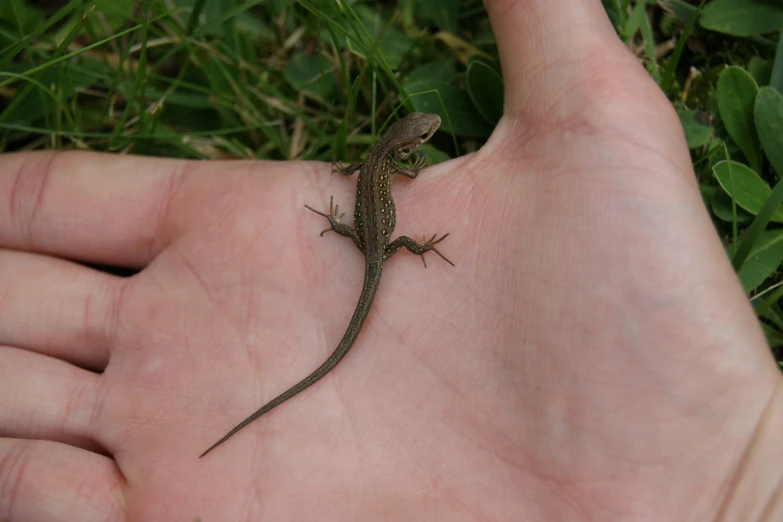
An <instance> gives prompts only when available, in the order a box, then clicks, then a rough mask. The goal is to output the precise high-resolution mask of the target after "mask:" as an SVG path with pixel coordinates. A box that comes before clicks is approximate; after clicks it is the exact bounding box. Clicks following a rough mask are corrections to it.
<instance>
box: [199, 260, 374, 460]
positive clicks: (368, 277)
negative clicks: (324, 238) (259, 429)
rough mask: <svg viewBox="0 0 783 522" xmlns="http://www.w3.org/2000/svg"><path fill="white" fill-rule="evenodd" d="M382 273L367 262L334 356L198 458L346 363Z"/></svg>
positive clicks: (333, 353)
mask: <svg viewBox="0 0 783 522" xmlns="http://www.w3.org/2000/svg"><path fill="white" fill-rule="evenodd" d="M380 271H381V265H375V264H373V263H367V264H366V266H365V271H364V284H362V293H361V294H360V295H359V302H358V303H357V304H356V309H355V310H354V312H353V317H351V322H350V323H348V328H347V329H346V331H345V334H344V335H343V338H342V340H341V341H340V344H338V345H337V348H335V350H334V352H332V355H330V356H329V358H328V359H326V361H324V363H323V364H322V365H321V366H319V367H318V368H316V369H315V371H313V373H311V374H310V375H308V376H307V377H305V378H304V379H302V380H301V381H299V382H298V383H296V384H295V385H293V386H292V387H291V388H289V389H287V390H286V391H284V392H283V393H281V394H280V395H278V396H277V397H275V398H274V399H272V400H271V401H269V402H268V403H266V404H264V405H263V406H262V407H261V408H260V409H259V410H257V411H256V412H255V413H253V414H252V415H251V416H250V417H248V418H247V419H245V420H243V421H242V422H240V423H239V424H237V425H236V427H234V428H233V429H232V430H231V431H229V432H228V433H226V435H225V436H224V437H223V438H222V439H220V440H219V441H217V442H216V443H214V444H213V445H212V446H210V447H209V448H208V449H207V451H205V452H204V453H202V454H201V455H199V458H202V457H204V456H205V455H206V454H207V453H209V452H210V451H212V450H213V449H215V448H217V447H218V446H220V445H221V444H223V443H224V442H226V441H227V440H228V439H230V438H231V437H233V436H234V435H235V434H236V433H237V432H238V431H239V430H241V429H242V428H244V427H245V426H247V425H248V424H250V423H251V422H253V421H254V420H256V419H257V418H259V417H260V416H261V415H263V414H265V413H266V412H268V411H269V410H271V409H272V408H274V407H275V406H279V405H280V404H282V403H284V402H285V401H287V400H288V399H290V398H291V397H293V396H295V395H297V394H299V393H300V392H302V391H304V390H305V389H307V388H309V387H310V386H312V385H313V384H315V383H316V382H318V381H319V380H321V378H322V377H323V376H325V375H326V374H327V373H329V372H330V371H332V370H333V369H334V367H335V366H337V364H338V363H339V362H340V361H342V360H343V357H345V355H346V354H347V353H348V350H350V349H351V347H352V346H353V343H354V342H355V341H356V338H357V337H358V336H359V332H360V331H361V329H362V325H364V321H365V319H367V314H369V313H370V307H371V306H372V302H373V299H374V298H375V292H376V291H377V290H378V283H379V282H380V280H381V278H380Z"/></svg>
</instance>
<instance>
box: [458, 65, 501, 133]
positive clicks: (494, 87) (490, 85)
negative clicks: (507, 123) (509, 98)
mask: <svg viewBox="0 0 783 522" xmlns="http://www.w3.org/2000/svg"><path fill="white" fill-rule="evenodd" d="M465 79H466V80H467V81H466V83H467V87H468V96H470V99H471V100H472V101H473V105H475V106H476V109H478V111H479V113H480V114H481V115H482V116H483V117H484V119H485V120H487V123H489V124H491V125H492V126H495V125H496V124H497V122H498V120H500V117H501V116H503V79H502V78H501V77H500V73H499V72H498V71H497V70H496V69H495V68H494V67H492V65H491V64H489V63H487V62H486V61H485V60H483V59H481V58H473V59H471V60H470V62H469V63H468V69H467V71H466V72H465Z"/></svg>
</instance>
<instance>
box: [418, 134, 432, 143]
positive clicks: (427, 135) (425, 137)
mask: <svg viewBox="0 0 783 522" xmlns="http://www.w3.org/2000/svg"><path fill="white" fill-rule="evenodd" d="M429 137H430V133H429V132H425V133H424V134H422V135H421V136H419V139H420V140H421V141H426V140H427V138H429Z"/></svg>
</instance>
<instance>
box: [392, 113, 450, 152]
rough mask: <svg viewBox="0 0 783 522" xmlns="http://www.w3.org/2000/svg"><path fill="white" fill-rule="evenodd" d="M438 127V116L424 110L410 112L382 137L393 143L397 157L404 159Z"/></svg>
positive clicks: (393, 149)
mask: <svg viewBox="0 0 783 522" xmlns="http://www.w3.org/2000/svg"><path fill="white" fill-rule="evenodd" d="M438 127H440V116H438V115H437V114H428V113H426V112H412V113H410V114H408V115H407V116H405V117H404V118H402V119H401V120H398V121H396V122H394V123H393V124H392V126H391V127H389V130H388V131H387V132H386V135H385V136H384V138H386V139H387V140H388V141H389V142H391V143H392V144H393V147H392V148H391V150H392V151H393V153H394V154H395V156H396V157H397V158H400V159H405V158H407V157H408V155H410V153H411V152H413V151H414V150H416V149H417V148H418V147H419V145H421V144H422V143H424V142H425V141H427V140H428V139H430V138H431V137H432V135H433V134H435V131H437V130H438Z"/></svg>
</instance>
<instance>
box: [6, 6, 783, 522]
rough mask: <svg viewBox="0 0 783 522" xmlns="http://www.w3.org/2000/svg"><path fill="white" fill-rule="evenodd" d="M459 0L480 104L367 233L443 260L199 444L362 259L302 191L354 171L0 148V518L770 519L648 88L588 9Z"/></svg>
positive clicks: (675, 168) (688, 192)
mask: <svg viewBox="0 0 783 522" xmlns="http://www.w3.org/2000/svg"><path fill="white" fill-rule="evenodd" d="M486 3H487V8H488V11H489V13H490V16H491V20H492V22H493V29H494V30H495V33H496V36H497V38H498V45H499V49H500V53H501V59H502V65H503V71H504V79H505V84H506V107H505V115H504V117H503V119H502V121H501V123H500V125H499V126H498V128H497V129H496V131H495V133H494V134H493V136H492V139H491V140H490V141H489V143H487V145H486V146H485V147H484V148H482V149H481V150H480V151H478V152H477V153H475V154H473V155H471V156H469V157H464V158H460V159H457V160H453V161H451V162H448V163H445V164H442V165H437V166H434V167H431V168H429V169H427V170H426V171H424V172H423V173H422V174H421V176H419V178H418V179H417V180H415V181H410V180H405V179H403V180H400V181H398V182H397V183H396V188H395V196H396V201H397V207H398V226H397V231H396V233H395V234H394V237H396V236H397V235H402V234H405V235H409V236H411V237H414V238H420V237H421V236H422V235H426V236H427V237H429V236H431V235H432V234H434V233H436V232H437V233H446V232H449V233H450V236H449V237H448V238H447V239H446V240H445V241H443V242H442V243H441V244H439V249H440V250H441V251H442V252H443V253H444V254H445V255H446V256H447V257H449V258H450V259H451V260H452V261H454V262H455V264H456V267H451V266H449V265H447V264H446V263H445V262H442V261H441V260H440V259H439V258H438V257H437V256H436V255H431V256H430V257H429V258H428V268H426V269H425V268H424V267H423V266H422V263H421V262H420V261H419V260H418V259H417V258H416V256H413V255H410V254H409V253H406V252H402V253H399V254H397V255H395V256H394V257H393V258H391V259H390V260H389V262H388V263H387V264H386V265H385V267H384V274H383V280H382V282H381V286H380V290H379V292H378V295H377V297H376V300H375V303H374V306H373V309H372V311H371V313H370V317H369V319H368V321H367V323H366V324H365V325H364V328H363V330H362V333H361V335H360V336H359V339H358V341H357V342H356V345H355V346H354V348H353V349H352V351H351V352H350V353H349V355H348V356H347V357H346V359H345V360H344V361H343V362H342V363H340V365H339V366H338V367H337V368H336V369H335V370H334V371H333V372H332V373H330V374H329V375H328V376H327V377H326V378H324V379H323V380H322V381H320V382H318V383H317V384H316V385H314V386H313V387H312V388H310V389H308V390H306V391H305V392H304V393H302V394H301V395H299V396H297V397H295V398H293V399H292V400H290V401H288V402H286V403H284V404H283V405H282V406H280V407H278V408H276V409H275V410H273V411H271V412H270V413H268V414H267V415H265V416H263V417H261V418H260V419H258V420H257V421H255V422H253V423H252V424H250V425H249V426H248V427H246V428H245V429H243V430H242V431H240V432H239V433H238V434H237V435H235V436H234V437H233V438H232V439H230V440H229V441H228V442H226V443H225V444H223V445H222V446H220V447H218V448H217V449H216V450H215V451H214V452H212V453H210V454H209V455H207V456H206V457H205V458H203V459H199V458H198V456H199V454H201V453H202V451H204V450H205V449H206V448H207V447H209V446H210V445H211V444H212V443H213V442H215V441H216V440H217V439H218V438H220V437H221V436H222V435H224V434H225V432H226V431H228V430H229V429H230V428H232V427H233V426H234V425H236V424H237V423H238V422H239V421H241V420H242V419H244V418H245V417H246V416H247V415H249V414H250V413H252V412H253V411H255V410H256V409H257V408H258V407H260V406H261V405H263V404H264V403H265V402H267V401H268V400H269V399H271V398H273V397H274V396H276V395H277V394H278V393H280V392H282V391H284V390H285V389H287V388H288V387H289V386H290V385H292V384H294V383H295V382H297V381H298V380H299V379H301V378H302V377H304V376H305V375H307V374H308V373H310V372H311V371H312V370H313V369H314V368H315V367H316V366H317V365H319V364H320V363H321V362H322V361H323V360H324V359H325V358H326V357H327V356H328V355H329V354H330V353H331V351H332V350H333V349H334V347H335V346H336V343H337V342H338V341H339V339H340V337H341V336H342V334H343V331H344V329H345V327H346V326H347V323H348V320H349V318H350V315H351V312H352V310H353V307H354V306H355V304H356V300H357V298H358V295H359V291H360V287H361V281H362V276H363V258H362V255H361V253H360V252H359V251H358V250H357V249H356V248H355V247H354V246H353V245H352V244H351V242H350V240H348V239H346V238H343V237H339V236H337V235H336V234H326V235H325V236H324V237H323V238H320V237H319V236H318V233H319V232H320V231H321V230H323V229H324V228H326V222H325V220H324V219H323V218H320V217H319V216H317V215H315V214H313V213H312V212H309V211H307V210H306V209H305V208H304V205H305V204H307V205H310V206H312V207H314V208H316V209H321V210H324V211H326V209H328V206H329V198H330V196H331V195H334V198H335V201H336V202H337V203H339V204H340V205H341V207H342V209H343V210H344V211H347V213H349V214H350V209H351V208H352V204H353V201H354V195H353V183H354V182H355V178H346V177H343V176H330V175H329V167H328V166H327V165H324V164H316V163H302V162H288V163H284V162H279V163H272V162H184V161H173V160H159V159H152V158H138V157H128V156H111V155H94V154H82V153H60V154H15V155H7V156H5V157H4V158H3V161H2V164H0V194H3V195H4V197H3V198H2V199H1V200H0V201H1V202H2V203H0V205H2V206H0V213H2V215H3V216H4V217H3V219H0V248H2V249H3V250H0V281H2V283H0V343H2V346H3V347H2V349H0V430H2V432H0V435H2V436H3V437H5V438H3V439H0V491H3V492H5V493H0V514H2V515H0V518H3V519H4V520H5V519H8V520H36V521H46V520H79V521H91V520H101V521H102V520H128V521H148V520H151V521H157V520H195V519H197V518H200V519H201V520H203V521H205V522H206V521H211V520H232V521H234V520H237V521H238V520H273V521H280V520H319V521H327V520H340V521H346V520H440V519H443V520H449V521H455V520H504V521H505V520H542V521H543V520H546V521H558V520H563V521H565V520H569V521H571V520H645V521H646V520H667V521H672V520H733V519H736V520H767V519H768V520H773V518H772V517H774V516H775V513H778V514H779V513H780V509H783V508H781V506H780V501H779V500H777V504H776V503H775V502H776V501H775V500H774V499H775V498H776V497H775V493H774V485H775V484H776V483H777V484H779V483H780V482H779V480H780V478H779V477H778V478H777V479H775V478H774V476H773V477H772V478H766V479H765V480H761V481H760V480H759V479H756V478H755V477H758V476H764V475H765V473H768V472H769V469H768V466H764V463H765V462H769V461H770V460H771V459H775V458H779V457H780V450H779V449H777V448H776V447H775V446H776V445H775V444H774V443H773V442H774V440H775V438H776V437H780V434H781V431H783V428H782V426H783V413H782V412H783V408H782V407H781V385H780V376H779V374H778V373H777V371H776V369H775V367H774V365H773V364H772V360H771V357H770V356H769V353H768V350H767V349H766V345H765V341H764V338H763V336H762V334H761V331H760V329H759V328H758V325H757V324H756V319H755V317H754V315H753V313H752V311H751V309H750V307H749V306H748V304H747V302H746V299H745V297H744V295H743V293H742V291H741V289H740V287H739V284H738V283H737V282H736V278H735V277H734V275H733V273H732V271H731V268H730V266H729V263H728V261H727V260H726V258H725V255H724V253H723V251H722V248H721V245H720V243H719V241H718V239H717V237H716V236H715V234H714V232H713V230H712V228H711V224H710V222H709V218H708V216H707V214H706V212H705V210H704V208H703V205H702V203H701V199H700V196H699V192H698V190H697V187H696V183H695V180H694V179H693V172H692V170H691V166H690V162H689V157H688V153H687V150H686V148H685V145H684V141H683V139H682V136H681V131H680V129H679V123H678V122H677V119H676V117H675V116H674V114H673V112H672V111H671V108H670V106H669V105H668V102H667V101H666V100H665V98H664V97H663V95H662V94H661V93H660V92H658V90H657V88H656V86H655V85H654V83H653V82H652V81H651V80H649V78H647V76H646V73H645V71H644V70H643V69H642V68H641V66H640V65H639V64H638V63H636V60H635V58H634V57H633V56H631V55H630V54H629V53H627V51H626V50H625V49H624V48H623V46H622V45H621V44H620V42H618V41H617V40H616V38H615V37H614V35H613V33H612V30H611V27H610V26H609V24H608V22H607V21H606V20H605V16H604V14H603V12H602V9H601V4H600V2H598V1H597V0H582V1H580V2H576V1H575V2H569V3H565V2H560V3H558V2H546V1H543V0H541V1H535V0H529V1H526V2H512V1H499V0H498V1H494V2H490V1H487V2H486ZM560 4H562V5H560ZM566 4H567V5H566ZM572 29H578V30H572ZM555 34H556V35H558V40H553V39H552V36H551V35H555ZM542 40H547V41H548V43H549V45H547V46H545V47H546V48H545V49H539V48H536V47H535V42H537V41H542ZM71 260H78V261H81V262H86V263H91V264H102V265H116V266H127V267H135V268H138V269H139V270H140V271H139V272H138V273H137V274H135V275H133V276H132V277H128V278H121V277H117V276H114V275H110V274H107V273H105V272H102V271H98V270H95V269H93V268H89V267H86V266H83V265H80V264H76V263H74V262H73V261H71ZM776 452H777V453H776ZM773 471H776V472H777V473H779V470H773ZM776 481H777V482H776ZM765 488H766V489H765ZM778 494H779V493H778ZM771 499H772V500H771ZM776 510H777V511H776ZM733 517H736V518H733ZM764 517H767V518H764Z"/></svg>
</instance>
